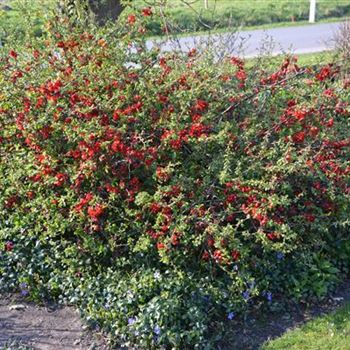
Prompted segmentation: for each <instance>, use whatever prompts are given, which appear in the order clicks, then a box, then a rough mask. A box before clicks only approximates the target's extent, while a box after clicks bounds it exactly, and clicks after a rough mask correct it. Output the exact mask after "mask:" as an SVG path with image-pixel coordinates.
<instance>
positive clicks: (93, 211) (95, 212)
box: [88, 204, 104, 221]
mask: <svg viewBox="0 0 350 350" xmlns="http://www.w3.org/2000/svg"><path fill="white" fill-rule="evenodd" d="M103 212H104V207H102V206H101V205H100V204H97V205H95V206H94V207H89V208H88V214H89V216H90V217H91V219H92V220H94V221H97V220H98V219H99V218H100V217H101V216H102V215H103Z"/></svg>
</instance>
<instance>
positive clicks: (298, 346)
mask: <svg viewBox="0 0 350 350" xmlns="http://www.w3.org/2000/svg"><path fill="white" fill-rule="evenodd" d="M283 349H288V350H349V349H350V304H347V305H346V306H344V307H342V308H341V309H339V310H338V311H336V312H334V313H331V314H329V315H326V316H323V317H319V318H317V319H315V320H313V321H310V322H308V323H306V324H305V325H304V326H302V327H300V328H297V329H295V330H293V331H289V332H287V333H286V334H285V335H283V336H282V337H280V338H278V339H275V340H273V341H270V342H268V343H266V344H265V345H263V347H262V350H283Z"/></svg>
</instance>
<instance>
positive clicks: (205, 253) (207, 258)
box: [202, 251, 210, 260]
mask: <svg viewBox="0 0 350 350" xmlns="http://www.w3.org/2000/svg"><path fill="white" fill-rule="evenodd" d="M209 256H210V255H209V253H208V252H207V251H204V252H203V254H202V259H203V260H209Z"/></svg>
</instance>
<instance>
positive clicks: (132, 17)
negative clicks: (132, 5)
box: [128, 15, 136, 25]
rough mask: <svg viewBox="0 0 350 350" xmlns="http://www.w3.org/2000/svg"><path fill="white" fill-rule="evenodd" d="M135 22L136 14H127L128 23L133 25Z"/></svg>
mask: <svg viewBox="0 0 350 350" xmlns="http://www.w3.org/2000/svg"><path fill="white" fill-rule="evenodd" d="M135 22H136V16H135V15H129V16H128V23H129V24H130V25H133V24H134V23H135Z"/></svg>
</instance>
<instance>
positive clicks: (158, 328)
mask: <svg viewBox="0 0 350 350" xmlns="http://www.w3.org/2000/svg"><path fill="white" fill-rule="evenodd" d="M153 332H154V334H156V335H159V334H160V327H159V326H158V325H156V326H155V327H154V328H153Z"/></svg>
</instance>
